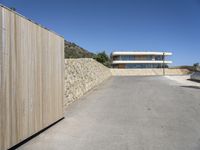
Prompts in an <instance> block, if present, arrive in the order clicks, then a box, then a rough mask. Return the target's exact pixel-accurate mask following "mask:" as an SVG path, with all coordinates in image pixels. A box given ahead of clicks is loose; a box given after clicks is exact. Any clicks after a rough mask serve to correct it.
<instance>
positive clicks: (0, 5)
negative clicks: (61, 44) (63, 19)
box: [0, 3, 64, 38]
mask: <svg viewBox="0 0 200 150" xmlns="http://www.w3.org/2000/svg"><path fill="white" fill-rule="evenodd" d="M0 7H2V8H5V9H7V10H9V11H11V12H13V13H15V14H16V15H19V16H20V17H22V18H24V19H26V20H28V21H30V22H32V23H34V24H36V25H38V26H40V27H42V28H43V29H46V30H48V31H50V32H52V33H54V34H56V35H58V36H60V37H62V38H64V37H63V36H61V35H59V34H58V33H56V32H55V31H52V30H50V29H49V28H46V27H45V26H43V25H41V24H39V23H37V22H35V21H33V20H31V19H29V18H27V17H25V16H23V15H22V14H20V13H18V12H17V11H14V10H12V9H11V8H9V7H7V6H4V5H3V4H1V3H0Z"/></svg>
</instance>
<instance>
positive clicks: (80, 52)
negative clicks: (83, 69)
mask: <svg viewBox="0 0 200 150" xmlns="http://www.w3.org/2000/svg"><path fill="white" fill-rule="evenodd" d="M93 57H95V54H94V53H91V52H89V51H87V50H85V49H84V48H82V47H80V46H78V45H76V44H75V43H72V42H68V41H65V58H93Z"/></svg>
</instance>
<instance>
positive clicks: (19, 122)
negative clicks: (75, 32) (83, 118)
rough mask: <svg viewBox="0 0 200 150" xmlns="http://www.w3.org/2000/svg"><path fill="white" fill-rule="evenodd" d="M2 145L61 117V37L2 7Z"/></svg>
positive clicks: (0, 31)
mask: <svg viewBox="0 0 200 150" xmlns="http://www.w3.org/2000/svg"><path fill="white" fill-rule="evenodd" d="M0 29H1V30H0V121H1V123H0V150H4V149H7V148H10V147H12V146H14V145H15V144H17V143H19V142H21V141H22V140H24V139H26V138H28V137H29V136H31V135H33V134H34V133H36V132H38V131H40V130H41V129H43V128H45V127H47V126H49V125H50V124H52V123H53V122H55V121H57V120H59V119H60V118H62V117H63V99H64V85H63V84H64V76H63V74H64V39H63V38H62V37H60V36H58V35H56V34H54V33H52V32H50V31H48V30H46V29H44V28H42V27H41V26H38V25H36V24H34V23H32V22H31V21H29V20H27V19H25V18H23V17H21V16H19V15H18V14H16V13H14V12H12V11H10V10H8V9H6V8H3V7H0Z"/></svg>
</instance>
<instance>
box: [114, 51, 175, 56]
mask: <svg viewBox="0 0 200 150" xmlns="http://www.w3.org/2000/svg"><path fill="white" fill-rule="evenodd" d="M111 55H112V56H117V55H165V56H170V55H172V53H171V52H140V51H115V52H112V53H111Z"/></svg>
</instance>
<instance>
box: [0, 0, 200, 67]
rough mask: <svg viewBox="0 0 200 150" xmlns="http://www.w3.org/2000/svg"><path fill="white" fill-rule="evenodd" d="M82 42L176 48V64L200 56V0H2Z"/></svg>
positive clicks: (108, 47) (92, 47)
mask: <svg viewBox="0 0 200 150" xmlns="http://www.w3.org/2000/svg"><path fill="white" fill-rule="evenodd" d="M0 3H2V4H4V5H6V6H8V7H15V8H16V9H17V11H18V12H19V13H21V14H23V15H24V16H26V17H28V18H30V19H32V20H34V21H36V22H38V23H40V24H42V25H44V26H46V27H47V28H49V29H51V30H53V31H55V32H57V33H58V34H60V35H62V36H64V37H65V39H66V40H68V41H71V42H75V43H77V44H78V45H80V46H81V47H83V48H85V49H87V50H89V51H92V52H95V53H97V52H100V51H103V50H105V51H106V52H107V53H108V54H109V53H110V52H112V51H114V50H123V51H128V50H137V51H170V52H173V56H172V57H171V59H172V60H173V62H174V64H173V65H191V64H193V63H195V62H199V61H200V0H0Z"/></svg>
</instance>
